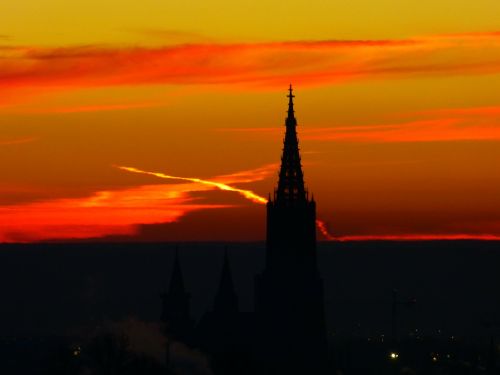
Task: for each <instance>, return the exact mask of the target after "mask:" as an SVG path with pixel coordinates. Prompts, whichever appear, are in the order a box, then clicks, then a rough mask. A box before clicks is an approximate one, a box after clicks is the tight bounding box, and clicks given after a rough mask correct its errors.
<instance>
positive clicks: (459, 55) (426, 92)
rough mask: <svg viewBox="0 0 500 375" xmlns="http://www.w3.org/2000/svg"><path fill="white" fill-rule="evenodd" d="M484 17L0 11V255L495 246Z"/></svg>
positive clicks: (461, 10) (488, 31) (493, 92)
mask: <svg viewBox="0 0 500 375" xmlns="http://www.w3.org/2000/svg"><path fill="white" fill-rule="evenodd" d="M498 14H500V3H499V2H498V1H497V0H482V1H481V2H471V1H456V0H455V1H449V0H440V1H436V0H433V1H431V0H419V1H415V0H408V1H405V2H401V1H393V0H380V1H377V2H374V1H371V0H349V1H347V0H343V1H340V0H339V1H319V0H313V1H302V0H289V1H277V0H270V1H266V2H255V1H252V2H251V1H239V2H231V1H227V0H214V1H210V2H207V1H199V0H192V1H184V2H182V1H176V2H169V1H159V0H143V1H141V2H135V1H134V2H133V1H128V0H126V1H124V0H121V1H116V0H107V1H104V2H103V1H97V0H86V1H80V0H75V1H73V2H71V3H69V2H67V1H64V0H43V1H41V0H17V1H15V2H1V3H0V173H1V174H0V175H1V178H0V242H37V241H52V240H62V241H65V240H74V239H76V240H96V239H98V240H102V241H159V240H166V241H209V240H213V241H248V240H252V241H253V240H263V239H264V236H265V209H264V204H265V200H266V197H267V196H268V193H270V192H272V191H273V189H274V187H275V185H276V181H277V172H278V165H279V164H278V163H279V160H280V154H281V148H282V140H283V134H284V119H285V116H286V109H287V98H286V94H287V88H288V85H289V84H290V83H292V84H293V85H294V89H295V91H294V93H295V95H296V97H295V110H296V117H297V120H298V124H299V125H298V134H299V140H300V147H301V153H302V162H303V168H304V175H305V181H306V184H307V187H308V189H309V191H310V192H312V193H314V197H315V199H316V201H317V204H318V209H317V210H318V219H319V220H320V223H319V225H318V238H319V239H321V240H326V239H336V240H363V239H396V240H401V239H403V240H404V239H456V238H471V239H500V199H499V187H500V174H499V173H498V165H500V147H499V146H500V91H499V89H498V88H499V87H500V22H499V21H498V16H497V15H498Z"/></svg>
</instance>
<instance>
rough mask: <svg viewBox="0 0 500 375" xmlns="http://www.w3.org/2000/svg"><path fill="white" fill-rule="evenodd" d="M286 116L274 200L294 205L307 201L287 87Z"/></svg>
mask: <svg viewBox="0 0 500 375" xmlns="http://www.w3.org/2000/svg"><path fill="white" fill-rule="evenodd" d="M288 91H289V94H288V95H287V97H288V116H287V118H286V120H285V126H286V132H285V139H284V142H283V155H282V157H281V168H280V172H279V181H278V188H277V189H276V191H275V195H274V200H275V201H276V202H277V203H279V204H284V205H294V204H297V203H300V202H305V201H307V193H306V190H305V186H304V176H303V173H302V165H301V163H300V153H299V141H298V139H297V130H296V127H297V120H296V119H295V111H294V109H293V98H294V97H295V95H293V88H292V85H290V88H289V89H288Z"/></svg>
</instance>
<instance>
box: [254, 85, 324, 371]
mask: <svg viewBox="0 0 500 375" xmlns="http://www.w3.org/2000/svg"><path fill="white" fill-rule="evenodd" d="M293 99H294V95H293V90H292V86H291V85H290V88H289V94H288V114H287V118H286V120H285V127H286V130H285V138H284V143H283V154H282V157H281V167H280V170H279V180H278V185H277V188H276V189H275V191H274V194H273V195H272V197H270V199H269V201H268V203H267V239H266V266H265V269H264V272H263V273H262V274H261V275H259V276H258V277H257V279H256V314H257V319H258V326H259V336H260V337H261V339H260V340H258V341H259V342H258V346H259V348H258V352H260V355H259V361H260V362H261V366H262V368H263V369H266V370H265V371H266V372H265V373H314V374H320V373H322V372H323V371H326V368H327V339H326V324H325V315H324V296H323V281H322V279H321V277H320V275H319V272H318V268H317V260H316V203H315V201H314V199H313V198H312V197H309V194H308V191H307V190H306V188H305V184H304V176H303V172H302V165H301V159H300V149H299V142H298V137H297V120H296V119H295V111H294V102H293ZM284 371H285V372H284Z"/></svg>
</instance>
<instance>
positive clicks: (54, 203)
mask: <svg viewBox="0 0 500 375" xmlns="http://www.w3.org/2000/svg"><path fill="white" fill-rule="evenodd" d="M275 170H276V166H275V165H274V164H272V165H266V166H263V167H260V168H256V169H254V170H247V171H242V172H237V173H234V174H229V175H222V176H218V177H215V178H214V179H213V181H217V183H221V184H222V183H226V184H229V183H231V184H234V183H248V182H254V181H260V180H263V179H264V178H267V177H268V176H269V175H270V174H271V173H272V172H274V171H275ZM215 189H217V187H216V186H212V185H207V184H203V183H193V182H188V183H180V184H162V185H143V186H138V187H132V188H127V189H122V190H110V191H98V192H96V193H94V194H93V195H91V196H88V197H82V198H70V199H68V198H63V199H51V200H46V201H41V202H32V203H24V204H14V205H8V206H0V243H1V242H36V241H46V240H54V239H83V238H96V237H103V236H107V235H134V234H135V233H136V232H137V227H138V225H139V224H156V223H171V222H175V221H177V220H179V219H180V218H182V217H183V216H184V215H186V214H188V213H190V212H193V211H198V210H204V209H211V208H223V207H230V205H225V204H224V205H223V204H210V203H200V202H198V201H195V200H194V198H192V197H191V196H190V193H192V192H202V191H209V190H215Z"/></svg>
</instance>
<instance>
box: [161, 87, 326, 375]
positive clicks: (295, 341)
mask: <svg viewBox="0 0 500 375" xmlns="http://www.w3.org/2000/svg"><path fill="white" fill-rule="evenodd" d="M288 98H289V101H288V116H287V118H286V121H285V126H286V132H285V139H284V145H283V155H282V158H281V168H280V171H279V180H278V186H277V188H276V189H275V191H274V194H273V196H272V197H270V198H269V201H268V203H267V239H266V265H265V269H264V271H263V272H262V274H260V275H258V276H257V278H256V283H255V312H254V313H242V312H240V311H239V308H238V296H237V295H236V292H235V289H234V285H233V278H232V274H231V269H230V264H229V259H228V256H227V252H225V254H224V260H223V265H222V271H221V278H220V284H219V288H218V290H217V293H216V295H215V300H214V305H213V309H212V310H211V311H209V312H207V313H206V314H205V315H204V316H203V317H202V319H201V320H200V322H199V324H198V325H197V326H196V328H195V330H194V332H192V324H191V319H190V312H189V295H188V294H187V293H186V292H185V290H184V284H183V282H182V275H181V271H180V266H179V260H178V257H177V255H176V258H175V263H174V270H173V275H172V281H171V283H170V289H169V292H168V294H166V295H165V296H164V299H163V301H164V303H163V314H162V320H163V321H164V322H165V325H166V327H167V329H166V331H165V333H166V334H167V336H168V335H169V334H170V335H171V338H173V339H174V340H180V341H183V342H184V343H186V344H188V345H191V346H194V347H197V348H199V349H201V350H202V351H203V352H205V353H207V354H208V355H209V357H210V359H211V363H212V366H213V370H214V372H215V373H216V374H236V373H238V374H244V373H258V374H279V373H287V374H296V373H297V374H298V373H300V374H322V373H325V372H326V370H327V369H328V363H327V357H328V356H327V352H328V350H327V346H328V344H327V337H326V324H325V315H324V296H323V281H322V279H321V277H320V275H319V272H318V267H317V257H316V203H315V201H314V199H313V198H312V196H311V198H310V197H309V194H308V192H307V190H306V188H305V185H304V177H303V173H302V166H301V161H300V152H299V143H298V139H297V131H296V127H297V120H296V119H295V114H294V107H293V98H294V95H293V91H292V87H291V85H290V88H289V95H288ZM176 304H179V306H176Z"/></svg>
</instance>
